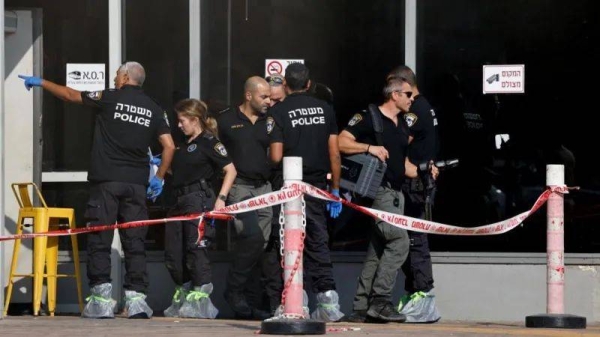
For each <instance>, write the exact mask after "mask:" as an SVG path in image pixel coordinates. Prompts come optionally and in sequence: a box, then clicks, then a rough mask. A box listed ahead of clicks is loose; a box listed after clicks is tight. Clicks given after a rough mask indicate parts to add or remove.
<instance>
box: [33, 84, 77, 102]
mask: <svg viewBox="0 0 600 337" xmlns="http://www.w3.org/2000/svg"><path fill="white" fill-rule="evenodd" d="M42 88H44V90H47V91H49V92H50V93H51V94H52V95H54V96H56V97H57V98H60V99H62V100H63V101H66V102H71V103H83V101H82V99H81V91H77V90H75V89H71V88H69V87H66V86H64V85H60V84H56V83H54V82H51V81H48V80H42Z"/></svg>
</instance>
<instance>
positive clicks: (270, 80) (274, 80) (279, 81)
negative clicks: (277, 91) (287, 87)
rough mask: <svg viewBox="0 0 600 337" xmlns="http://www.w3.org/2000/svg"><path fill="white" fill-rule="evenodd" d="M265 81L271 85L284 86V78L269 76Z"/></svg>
mask: <svg viewBox="0 0 600 337" xmlns="http://www.w3.org/2000/svg"><path fill="white" fill-rule="evenodd" d="M265 80H266V81H267V82H268V83H269V85H283V78H282V77H279V76H267V78H265Z"/></svg>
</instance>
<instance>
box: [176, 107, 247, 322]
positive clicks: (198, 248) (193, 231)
mask: <svg viewBox="0 0 600 337" xmlns="http://www.w3.org/2000/svg"><path fill="white" fill-rule="evenodd" d="M174 110H175V111H176V112H177V118H178V120H179V125H178V126H179V128H180V129H181V131H182V132H183V134H184V135H185V136H186V138H187V139H186V140H185V142H183V143H181V144H178V146H177V149H176V151H175V157H174V158H173V165H172V172H173V183H172V185H173V194H174V196H175V197H176V198H177V202H176V204H175V206H174V207H173V209H172V210H171V211H170V212H169V216H177V215H189V214H199V213H202V212H207V211H210V210H212V209H220V208H223V207H225V200H227V195H228V193H229V190H230V189H231V186H232V184H233V181H234V179H235V176H236V169H235V166H234V165H233V163H232V161H231V158H230V157H229V155H228V154H227V150H226V148H225V146H224V145H223V144H222V143H221V142H220V141H219V139H218V138H217V137H216V135H217V129H216V121H215V119H214V118H209V117H207V106H206V104H204V102H201V101H199V100H197V99H185V100H182V101H180V102H178V103H177V104H176V105H175V108H174ZM219 171H223V172H225V176H224V178H223V183H222V185H221V188H220V190H219V194H218V196H217V197H216V198H215V195H214V192H213V189H212V188H211V186H210V181H211V178H212V176H213V175H214V174H215V172H219ZM215 199H216V200H215ZM204 222H205V225H204V237H203V238H202V239H200V238H199V234H198V231H199V227H198V225H199V222H198V221H197V220H195V221H193V220H190V221H179V222H175V223H169V224H167V225H166V228H165V263H166V265H167V269H168V270H169V273H170V274H171V278H172V279H173V281H174V282H175V284H176V287H177V288H176V290H175V295H174V297H173V302H172V304H171V306H170V307H169V308H167V310H165V316H170V317H190V318H215V317H216V315H217V313H218V310H217V309H216V308H214V306H213V305H212V302H211V301H210V298H209V297H208V295H210V293H211V292H212V290H213V285H212V279H211V275H212V274H211V267H210V261H209V258H208V252H207V246H208V245H209V244H210V242H211V240H212V239H213V238H214V234H215V230H214V228H213V227H212V226H211V223H212V221H210V220H208V219H206V220H205V221H204ZM190 281H191V284H190V283H188V282H190Z"/></svg>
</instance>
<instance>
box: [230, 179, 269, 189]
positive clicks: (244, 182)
mask: <svg viewBox="0 0 600 337" xmlns="http://www.w3.org/2000/svg"><path fill="white" fill-rule="evenodd" d="M234 183H235V184H238V185H248V186H253V187H261V186H264V185H266V184H267V180H266V179H247V178H241V177H236V178H235V181H234Z"/></svg>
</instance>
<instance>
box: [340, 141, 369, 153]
mask: <svg viewBox="0 0 600 337" xmlns="http://www.w3.org/2000/svg"><path fill="white" fill-rule="evenodd" d="M339 143H340V152H342V153H344V154H356V153H366V152H368V150H369V147H370V145H369V144H365V143H359V142H357V141H356V140H354V139H351V138H349V137H339Z"/></svg>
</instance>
